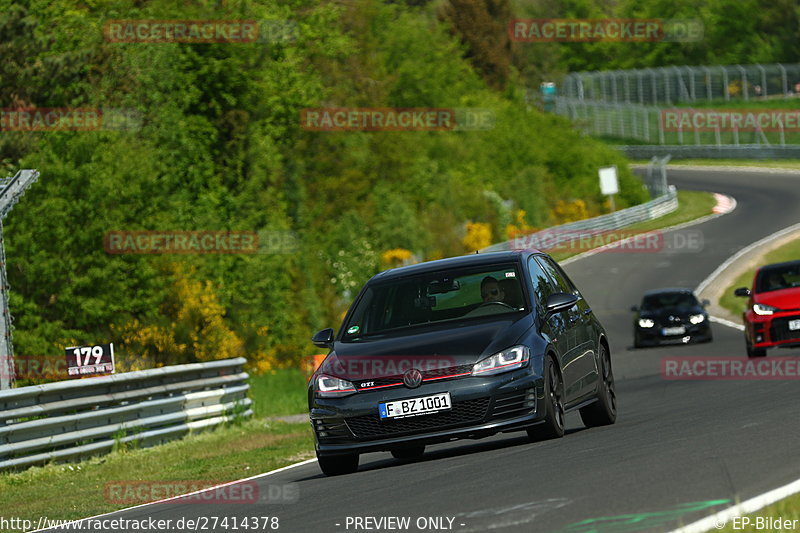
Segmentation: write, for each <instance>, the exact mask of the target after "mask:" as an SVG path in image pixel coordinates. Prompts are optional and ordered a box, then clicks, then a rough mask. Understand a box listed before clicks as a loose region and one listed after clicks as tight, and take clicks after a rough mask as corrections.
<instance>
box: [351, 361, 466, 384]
mask: <svg viewBox="0 0 800 533" xmlns="http://www.w3.org/2000/svg"><path fill="white" fill-rule="evenodd" d="M473 366H474V365H460V366H449V367H446V368H434V369H431V370H424V371H422V372H421V373H422V379H423V380H430V379H432V378H434V379H435V378H442V377H444V376H454V375H459V374H470V373H472V367H473ZM459 377H466V376H459ZM450 379H455V378H450ZM362 383H370V385H369V386H368V387H362V386H361V384H362ZM387 385H395V386H398V387H399V386H403V376H402V375H395V376H386V377H380V378H375V379H369V380H366V379H361V380H358V381H356V382H355V386H356V388H357V389H358V390H363V389H371V388H376V387H386V386H387ZM387 388H388V387H387Z"/></svg>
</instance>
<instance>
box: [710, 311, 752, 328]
mask: <svg viewBox="0 0 800 533" xmlns="http://www.w3.org/2000/svg"><path fill="white" fill-rule="evenodd" d="M708 319H709V320H710V321H711V322H716V323H717V324H722V325H723V326H728V327H729V328H733V329H738V330H739V331H744V326H743V325H742V324H737V323H736V322H733V321H732V320H728V319H727V318H720V317H718V316H713V315H709V316H708Z"/></svg>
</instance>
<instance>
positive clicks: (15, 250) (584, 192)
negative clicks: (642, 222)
mask: <svg viewBox="0 0 800 533" xmlns="http://www.w3.org/2000/svg"><path fill="white" fill-rule="evenodd" d="M488 12H489V11H487V13H488ZM447 13H448V11H447V10H446V9H445V10H443V9H442V6H441V5H435V4H427V5H422V6H408V5H404V4H395V3H379V2H355V3H353V4H348V5H347V6H346V5H343V4H339V3H331V2H323V1H318V0H281V1H279V2H268V3H261V2H254V1H250V0H233V1H219V2H210V1H207V2H204V1H189V0H187V1H185V2H178V3H176V2H172V1H168V0H152V1H146V0H111V1H105V0H103V1H101V0H85V1H83V2H80V3H75V2H69V1H65V0H30V1H28V2H18V1H16V0H0V53H1V54H2V57H3V61H2V62H0V99H2V102H1V105H0V107H4V108H9V107H13V108H17V107H89V108H97V107H121V108H133V109H136V110H138V111H139V112H141V114H142V116H143V119H144V120H143V125H142V127H141V129H138V130H135V131H112V130H99V131H88V132H85V131H84V132H11V131H4V132H2V137H0V164H2V167H3V169H4V170H5V171H6V172H7V173H11V172H14V171H16V169H19V168H36V169H38V170H39V171H40V172H41V179H40V181H39V182H38V183H36V184H35V185H33V187H32V188H31V189H30V190H29V192H28V193H27V194H26V196H25V198H24V200H23V202H22V203H21V204H20V205H19V206H18V207H17V208H16V209H15V210H14V211H13V213H12V214H11V216H9V217H8V219H7V220H6V221H5V230H6V231H5V236H6V246H7V253H8V257H9V264H8V272H9V278H10V285H11V288H12V292H11V308H12V312H13V314H14V316H15V318H16V321H15V327H16V329H15V333H14V335H15V337H14V339H15V348H16V351H17V352H18V353H25V354H53V353H55V354H58V353H63V352H62V350H63V347H64V346H65V345H67V344H68V343H92V342H101V341H114V342H117V343H119V348H118V355H119V357H120V358H121V360H123V361H125V360H127V361H129V362H130V361H135V360H136V359H137V357H139V356H140V355H141V353H140V350H142V349H144V348H143V347H142V346H139V345H133V344H130V343H129V344H127V345H126V343H125V341H124V339H120V338H118V336H115V335H116V334H115V332H116V331H119V328H122V327H124V326H125V325H126V324H131V323H134V324H140V325H143V327H144V326H153V325H158V326H159V327H164V328H167V329H168V330H169V328H172V330H175V333H174V336H175V338H176V339H177V338H179V337H180V335H181V334H180V331H179V330H181V328H184V329H186V328H189V329H190V330H191V331H189V332H188V333H186V332H184V333H185V334H186V335H187V338H189V337H191V336H192V335H195V336H197V335H200V337H201V341H202V340H203V338H202V336H203V335H211V334H210V333H209V329H208V328H209V325H208V324H207V323H205V322H208V320H207V319H206V318H204V317H205V316H206V315H204V314H203V313H200V314H199V315H197V316H194V318H192V317H190V318H187V317H186V316H185V313H183V314H182V313H181V312H180V309H181V305H183V304H184V303H185V302H184V303H182V302H176V298H178V296H177V295H178V293H177V292H176V289H175V286H176V279H175V277H176V276H177V275H178V274H176V273H175V272H178V271H180V272H184V273H185V274H181V275H186V276H190V277H191V278H192V279H194V280H202V281H204V280H210V281H211V284H210V285H205V284H203V285H202V287H204V288H203V289H202V290H199V289H198V290H199V291H200V292H201V293H202V294H198V295H197V297H198V299H199V300H201V299H202V298H201V297H212V298H213V299H214V300H215V301H216V302H218V303H219V304H220V305H221V306H222V309H224V314H223V315H224V316H223V319H224V322H225V324H226V325H227V327H229V328H230V329H231V331H233V332H234V333H235V334H236V335H237V336H238V337H239V338H240V339H241V340H242V341H243V342H242V344H241V346H239V345H238V344H237V345H236V346H239V348H237V350H239V351H240V352H241V353H242V355H247V356H249V357H251V358H256V359H268V360H269V361H270V364H272V366H275V365H280V364H288V363H291V362H296V361H297V359H298V358H299V357H301V356H303V355H306V354H309V353H313V352H314V351H315V350H314V348H313V347H312V346H311V345H310V343H309V342H308V339H309V337H310V336H311V334H312V333H313V331H314V330H316V329H318V328H322V327H326V326H337V325H338V323H339V321H340V319H341V314H342V312H343V310H344V309H345V308H346V306H347V305H349V303H350V301H351V299H352V298H353V296H354V295H355V292H356V291H357V290H358V288H359V287H360V285H361V284H362V283H363V282H364V281H366V279H368V278H369V277H370V276H371V275H373V274H374V273H376V272H377V271H378V270H379V269H380V268H381V265H380V259H379V257H380V252H381V251H383V250H387V249H391V248H406V249H409V250H411V251H412V252H414V254H415V255H416V256H417V257H418V258H420V259H425V258H429V257H439V256H447V255H455V254H460V253H463V252H464V249H463V247H462V245H461V239H462V238H463V236H464V227H465V224H466V222H468V221H483V222H489V223H491V224H492V227H493V231H494V238H495V239H496V240H500V239H502V238H504V237H505V235H504V228H503V227H501V222H502V220H505V219H507V218H508V216H507V214H503V213H500V212H499V210H498V207H497V205H495V204H496V203H493V202H491V201H488V200H487V196H486V195H485V194H484V191H493V192H495V193H497V194H498V195H499V196H500V197H501V198H503V199H504V200H510V201H511V202H512V204H513V207H514V208H516V209H524V210H525V211H526V212H527V221H528V222H529V223H530V224H532V225H534V226H543V225H546V224H550V223H553V222H556V220H554V219H553V216H552V213H551V208H552V206H553V205H555V203H556V202H557V201H559V200H565V201H571V200H574V199H582V200H584V201H585V202H586V204H587V206H588V209H589V211H590V213H592V214H598V213H600V212H602V211H603V209H604V208H603V206H602V202H603V200H604V199H603V197H602V196H601V195H600V191H599V187H598V185H597V168H598V167H600V166H606V165H611V164H617V165H619V167H620V169H621V189H622V193H621V194H620V195H619V197H618V199H617V206H618V207H625V206H627V205H632V204H635V203H639V202H641V201H643V200H645V199H646V194H645V192H644V190H643V189H642V186H641V184H640V183H639V181H638V180H637V179H636V178H634V177H633V176H632V174H631V173H630V172H629V171H628V170H627V167H626V166H625V161H624V160H623V159H622V157H621V156H620V155H618V154H617V153H616V152H615V151H614V150H612V149H610V148H608V147H606V146H604V145H602V144H601V143H599V142H597V141H594V140H592V139H588V138H584V137H581V136H580V135H579V134H578V133H576V132H574V131H572V129H571V128H570V126H569V125H568V124H567V123H566V122H565V121H564V120H562V119H560V118H558V117H555V116H552V115H545V114H542V113H540V112H538V111H537V110H535V109H528V108H527V107H526V105H525V103H524V101H523V92H524V91H523V90H522V88H521V86H522V83H521V80H520V79H519V77H518V76H519V74H518V71H517V70H516V69H515V68H513V67H508V68H504V69H499V70H498V69H495V70H492V72H499V73H500V74H499V75H500V76H501V78H498V79H494V80H493V79H491V76H488V79H487V72H486V71H482V70H481V68H483V66H485V65H486V64H489V63H491V60H490V59H487V58H491V57H492V54H490V53H486V54H478V56H480V58H482V59H481V62H480V64H478V67H479V68H476V63H474V62H473V59H474V58H475V57H476V54H475V53H474V49H475V47H480V46H481V42H480V41H471V42H470V41H468V40H464V39H461V38H460V37H459V32H458V30H457V29H454V26H453V24H452V23H451V22H449V19H448V18H447ZM109 19H193V20H201V19H224V20H232V19H237V20H242V19H254V20H272V21H283V20H291V21H294V22H295V23H296V24H297V33H296V38H295V39H293V40H289V41H283V42H272V43H239V44H230V43H220V44H185V43H183V44H182V43H158V44H140V43H113V42H106V41H105V40H104V37H103V24H104V23H105V22H106V21H108V20H109ZM496 22H497V21H496V20H494V21H491V20H490V21H487V24H489V23H491V24H493V25H496ZM500 27H501V28H502V27H504V26H503V25H502V24H501V26H500ZM506 49H507V52H508V53H509V54H510V53H511V51H510V48H508V47H506ZM321 106H336V107H343V106H356V107H480V108H486V109H490V110H492V111H493V112H494V113H495V116H496V126H495V127H494V128H493V129H490V130H487V131H458V132H311V131H306V130H304V129H302V128H301V127H300V123H299V122H300V121H299V116H300V111H301V110H302V109H303V108H306V107H321ZM112 230H243V231H272V230H275V231H284V230H291V231H293V232H294V233H295V234H296V235H297V236H298V239H299V246H298V249H297V250H296V251H294V252H293V253H284V254H256V255H171V256H167V255H163V256H158V255H108V254H106V253H105V251H104V250H103V235H104V234H105V233H106V232H107V231H112ZM174 263H180V264H181V265H182V269H179V270H176V269H175V268H173V267H172V266H171V265H174ZM197 286H198V287H200V286H201V285H200V284H198V285H197ZM208 291H212V292H213V294H211V295H209V294H206V292H208ZM199 300H198V301H199ZM198 305H201V304H198ZM176 309H177V311H176ZM204 321H205V322H204ZM265 328H266V329H265ZM172 330H170V331H172ZM176 342H177V341H176ZM208 342H218V340H214V339H212V338H210V337H209V339H208ZM220 353H222V352H220ZM175 357H176V356H175V354H174V353H173V354H169V353H159V352H158V350H154V351H152V353H150V358H151V360H150V361H149V363H152V364H170V363H175V362H189V361H191V360H192V359H193V357H192V356H191V354H190V355H189V356H188V357H187V356H185V354H184V355H183V356H182V359H181V360H176V359H175ZM134 366H135V365H133V364H131V365H130V367H134ZM269 366H270V365H269V364H267V365H265V366H264V365H262V366H261V367H260V368H261V369H264V368H269Z"/></svg>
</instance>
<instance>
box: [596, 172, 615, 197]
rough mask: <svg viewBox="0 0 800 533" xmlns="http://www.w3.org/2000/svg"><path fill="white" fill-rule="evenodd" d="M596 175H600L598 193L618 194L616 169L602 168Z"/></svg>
mask: <svg viewBox="0 0 800 533" xmlns="http://www.w3.org/2000/svg"><path fill="white" fill-rule="evenodd" d="M598 173H599V174H600V192H602V193H603V194H606V195H608V194H617V193H618V192H619V183H618V182H617V167H616V166H613V167H603V168H601V169H600V170H599V171H598Z"/></svg>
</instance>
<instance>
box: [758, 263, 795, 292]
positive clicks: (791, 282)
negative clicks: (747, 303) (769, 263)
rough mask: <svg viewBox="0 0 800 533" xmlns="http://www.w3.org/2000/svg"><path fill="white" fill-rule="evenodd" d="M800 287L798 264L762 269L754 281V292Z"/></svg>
mask: <svg viewBox="0 0 800 533" xmlns="http://www.w3.org/2000/svg"><path fill="white" fill-rule="evenodd" d="M792 287H800V264H795V265H787V266H783V267H771V268H762V269H761V271H759V273H758V278H757V279H756V292H757V293H758V292H770V291H779V290H781V289H790V288H792Z"/></svg>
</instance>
